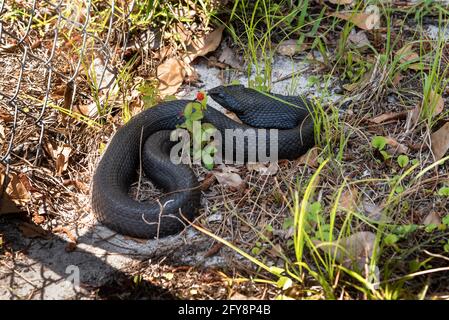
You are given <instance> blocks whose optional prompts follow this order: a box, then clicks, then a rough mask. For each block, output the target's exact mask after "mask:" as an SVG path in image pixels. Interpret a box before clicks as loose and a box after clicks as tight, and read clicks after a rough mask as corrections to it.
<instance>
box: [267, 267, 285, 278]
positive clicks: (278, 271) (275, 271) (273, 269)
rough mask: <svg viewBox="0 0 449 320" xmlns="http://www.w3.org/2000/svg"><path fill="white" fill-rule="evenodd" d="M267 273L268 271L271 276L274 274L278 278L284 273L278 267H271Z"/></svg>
mask: <svg viewBox="0 0 449 320" xmlns="http://www.w3.org/2000/svg"><path fill="white" fill-rule="evenodd" d="M269 271H270V272H271V273H272V274H275V275H277V276H280V275H281V274H283V273H284V272H285V270H284V269H282V268H279V267H275V266H271V267H270V269H269Z"/></svg>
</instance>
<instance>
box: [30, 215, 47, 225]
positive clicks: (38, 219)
mask: <svg viewBox="0 0 449 320" xmlns="http://www.w3.org/2000/svg"><path fill="white" fill-rule="evenodd" d="M31 220H33V222H34V223H35V224H37V225H39V224H43V223H44V222H45V217H44V216H41V215H40V214H38V213H34V214H33V218H31Z"/></svg>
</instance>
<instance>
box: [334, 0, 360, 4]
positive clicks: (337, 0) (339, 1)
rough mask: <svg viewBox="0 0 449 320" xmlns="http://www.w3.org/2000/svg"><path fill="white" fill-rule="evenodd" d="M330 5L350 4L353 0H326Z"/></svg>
mask: <svg viewBox="0 0 449 320" xmlns="http://www.w3.org/2000/svg"><path fill="white" fill-rule="evenodd" d="M328 1H329V2H330V3H333V4H352V3H353V2H354V0H328Z"/></svg>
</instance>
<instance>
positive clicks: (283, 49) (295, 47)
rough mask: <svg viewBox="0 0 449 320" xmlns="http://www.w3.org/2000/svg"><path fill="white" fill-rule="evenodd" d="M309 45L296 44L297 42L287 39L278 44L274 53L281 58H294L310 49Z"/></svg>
mask: <svg viewBox="0 0 449 320" xmlns="http://www.w3.org/2000/svg"><path fill="white" fill-rule="evenodd" d="M310 47H311V46H310V45H309V44H307V43H300V44H299V43H298V40H295V39H288V40H285V41H282V42H281V43H279V44H278V45H277V47H276V52H277V53H279V54H280V55H282V56H289V57H291V56H294V55H295V54H298V53H301V52H303V51H305V50H307V49H310Z"/></svg>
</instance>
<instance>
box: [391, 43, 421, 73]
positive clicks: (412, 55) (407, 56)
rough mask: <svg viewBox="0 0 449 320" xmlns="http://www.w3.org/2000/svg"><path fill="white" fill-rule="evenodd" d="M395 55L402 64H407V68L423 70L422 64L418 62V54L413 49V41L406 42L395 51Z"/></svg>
mask: <svg viewBox="0 0 449 320" xmlns="http://www.w3.org/2000/svg"><path fill="white" fill-rule="evenodd" d="M396 57H398V58H399V61H400V62H401V63H402V64H407V68H408V69H412V70H423V69H425V67H424V64H422V63H420V62H419V54H417V53H416V52H415V51H414V50H413V43H408V44H406V45H405V46H403V47H402V48H401V49H399V50H398V51H397V52H396Z"/></svg>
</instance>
